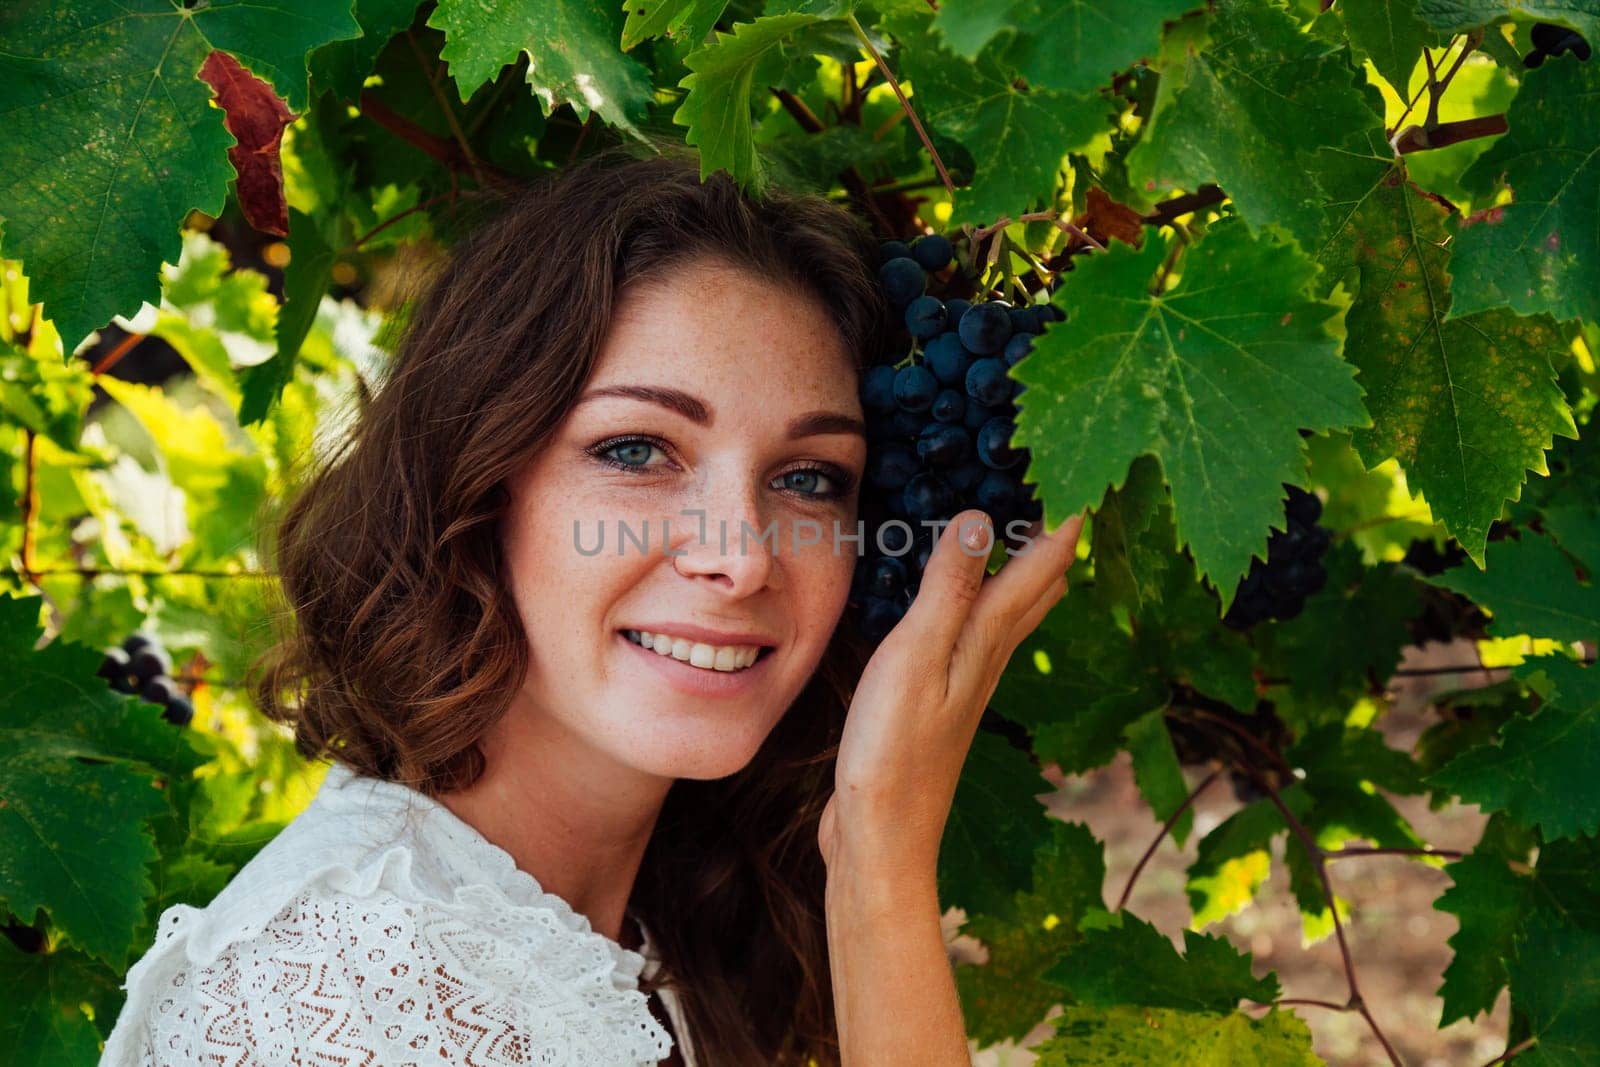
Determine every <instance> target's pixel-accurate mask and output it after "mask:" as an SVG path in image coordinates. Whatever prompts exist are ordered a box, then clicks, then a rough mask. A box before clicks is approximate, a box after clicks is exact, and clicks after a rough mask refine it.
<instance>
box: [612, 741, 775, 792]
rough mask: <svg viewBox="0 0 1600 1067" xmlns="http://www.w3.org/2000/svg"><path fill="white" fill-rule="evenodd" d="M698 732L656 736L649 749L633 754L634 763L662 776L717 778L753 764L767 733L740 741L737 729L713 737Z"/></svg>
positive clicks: (643, 769) (630, 761)
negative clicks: (699, 734)
mask: <svg viewBox="0 0 1600 1067" xmlns="http://www.w3.org/2000/svg"><path fill="white" fill-rule="evenodd" d="M696 733H697V732H696V731H685V732H683V733H675V732H674V733H668V734H666V735H665V736H663V735H661V734H656V735H654V738H653V740H654V744H652V745H651V747H650V749H649V750H648V751H643V752H639V751H635V752H631V753H629V756H630V757H632V758H630V759H629V760H628V762H629V763H631V764H633V766H635V767H637V768H639V769H640V770H642V771H646V772H648V773H650V774H654V775H658V776H659V777H662V778H690V779H695V780H697V781H714V780H716V779H718V778H726V777H728V776H729V775H733V774H738V773H739V772H740V771H742V770H744V769H745V768H746V767H748V766H749V765H750V761H751V760H753V759H755V757H756V753H757V752H758V751H760V748H761V742H762V741H763V740H765V734H763V735H761V736H759V737H751V738H749V739H748V741H747V743H744V744H741V743H739V742H740V740H741V738H740V736H739V734H738V732H737V731H732V730H727V729H721V730H718V731H716V732H715V734H714V735H711V736H705V737H700V736H695V734H696Z"/></svg>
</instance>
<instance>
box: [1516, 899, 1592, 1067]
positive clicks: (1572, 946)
mask: <svg viewBox="0 0 1600 1067" xmlns="http://www.w3.org/2000/svg"><path fill="white" fill-rule="evenodd" d="M1592 873H1593V872H1591V877H1592ZM1506 967H1507V970H1508V971H1509V972H1510V976H1511V1003H1512V1004H1513V1005H1515V1006H1516V1010H1517V1013H1518V1014H1519V1015H1520V1016H1522V1018H1524V1019H1526V1020H1527V1023H1528V1027H1529V1029H1530V1030H1531V1031H1532V1033H1531V1035H1530V1036H1532V1037H1533V1038H1534V1039H1535V1041H1536V1042H1537V1044H1535V1045H1534V1046H1533V1047H1532V1048H1530V1049H1528V1050H1527V1051H1526V1052H1523V1053H1522V1054H1521V1055H1519V1056H1518V1057H1517V1060H1518V1061H1520V1062H1522V1063H1525V1064H1527V1065H1528V1067H1578V1065H1580V1064H1586V1063H1600V1027H1597V1026H1596V1025H1595V1020H1596V1019H1600V932H1597V931H1595V930H1584V929H1579V928H1576V927H1574V926H1572V925H1570V924H1568V923H1566V922H1564V921H1563V920H1562V919H1561V918H1560V917H1558V916H1557V915H1556V914H1554V913H1553V912H1551V911H1550V910H1549V909H1546V908H1539V909H1537V910H1535V912H1534V913H1533V915H1532V916H1531V917H1530V918H1529V920H1528V924H1527V928H1526V931H1525V933H1524V936H1523V937H1521V938H1519V940H1518V944H1517V955H1516V958H1515V959H1513V960H1511V961H1510V962H1509V963H1508V964H1507V965H1506Z"/></svg>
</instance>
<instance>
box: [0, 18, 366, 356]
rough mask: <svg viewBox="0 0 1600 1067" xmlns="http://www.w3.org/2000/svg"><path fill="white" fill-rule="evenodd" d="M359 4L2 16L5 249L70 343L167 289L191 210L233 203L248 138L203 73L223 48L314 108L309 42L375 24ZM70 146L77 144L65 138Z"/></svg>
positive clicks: (292, 99) (0, 168)
mask: <svg viewBox="0 0 1600 1067" xmlns="http://www.w3.org/2000/svg"><path fill="white" fill-rule="evenodd" d="M359 29H360V27H359V26H357V24H356V22H355V20H354V19H353V18H352V17H351V15H350V3H349V0H342V6H341V3H328V2H325V0H215V2H213V3H211V4H208V5H206V6H204V7H202V8H195V9H190V8H187V7H183V6H181V5H175V4H173V3H171V2H170V0H133V2H129V3H115V2H112V0H91V2H86V3H79V4H69V5H65V6H63V5H60V4H54V5H52V4H46V3H38V2H35V3H30V4H27V5H25V9H24V10H22V11H17V10H12V11H8V13H7V17H6V18H5V19H4V20H0V119H3V120H4V126H5V131H6V151H4V152H0V186H3V187H4V188H5V189H6V190H7V201H6V205H5V232H4V237H5V242H4V249H5V254H6V255H8V256H13V257H19V258H21V259H22V260H23V261H24V262H25V264H26V266H27V269H28V273H29V274H30V275H31V276H32V278H33V283H34V286H35V293H34V297H35V299H37V300H41V301H43V302H44V314H45V316H46V317H48V318H50V319H51V320H53V321H54V323H55V326H56V329H57V330H58V331H60V334H61V340H62V343H63V345H64V346H65V348H66V350H67V351H68V352H69V353H70V352H71V351H73V350H74V349H75V348H77V346H78V344H79V343H80V342H81V341H82V340H83V338H84V337H85V336H86V335H87V334H88V333H89V331H90V330H93V329H96V328H98V327H100V326H102V325H104V324H105V323H106V322H107V321H109V320H110V319H111V317H112V316H113V315H129V316H131V315H133V314H134V313H135V312H137V311H138V310H139V307H140V305H141V304H142V303H144V302H145V301H149V302H151V303H154V302H155V301H156V300H157V299H159V294H160V270H161V264H162V263H163V262H168V263H176V262H177V260H178V253H179V249H180V248H181V243H180V239H179V231H178V226H179V223H181V222H182V221H183V218H184V216H185V214H187V213H188V211H189V210H190V209H191V208H199V209H200V210H201V211H204V212H206V213H207V214H208V215H220V214H221V213H222V208H223V203H224V197H225V194H226V192H227V184H228V181H229V180H230V179H231V178H232V177H233V167H232V166H231V165H230V164H229V163H228V159H227V149H228V147H229V146H230V145H232V144H233V143H234V141H233V137H232V136H230V135H229V134H228V132H227V130H226V129H224V127H223V116H222V112H221V111H220V110H217V109H216V108H213V107H212V106H211V105H210V101H211V90H210V89H209V88H208V87H207V86H206V84H205V83H204V82H202V81H200V80H199V79H198V78H197V77H196V74H197V73H198V72H199V70H200V67H201V65H202V64H203V63H204V62H205V60H206V57H207V56H208V55H210V54H211V52H212V50H213V49H222V50H223V51H225V52H228V53H230V54H231V55H233V56H235V57H236V58H237V59H239V60H240V62H242V63H243V64H244V65H245V66H246V67H247V68H249V69H250V70H251V71H253V72H254V73H256V74H259V75H260V76H262V77H263V78H266V79H268V80H269V81H271V82H272V84H273V87H274V88H275V89H276V90H277V92H278V94H279V95H280V96H282V97H283V98H284V99H286V100H287V101H288V103H289V107H290V108H291V109H292V110H299V109H301V108H304V107H305V105H306V103H307V99H308V97H307V74H306V53H307V52H309V51H310V50H312V49H313V48H316V47H317V46H319V45H321V44H323V43H324V42H326V41H330V40H335V39H337V38H342V37H351V36H354V35H355V34H356V33H357V32H359ZM63 146H66V147H65V148H64V147H63Z"/></svg>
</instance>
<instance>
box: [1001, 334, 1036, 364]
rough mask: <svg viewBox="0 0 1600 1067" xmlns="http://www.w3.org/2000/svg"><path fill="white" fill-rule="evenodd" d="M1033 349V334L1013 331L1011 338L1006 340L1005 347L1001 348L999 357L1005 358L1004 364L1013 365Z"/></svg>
mask: <svg viewBox="0 0 1600 1067" xmlns="http://www.w3.org/2000/svg"><path fill="white" fill-rule="evenodd" d="M1032 351H1033V336H1032V335H1031V334H1026V333H1014V334H1012V335H1011V340H1009V341H1007V342H1006V347H1005V348H1004V349H1003V350H1001V353H1000V357H1001V358H1002V359H1004V360H1005V362H1006V366H1008V367H1015V366H1016V365H1017V364H1018V363H1021V362H1022V358H1023V357H1024V356H1026V355H1027V354H1028V353H1029V352H1032Z"/></svg>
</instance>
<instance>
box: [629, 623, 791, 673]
mask: <svg viewBox="0 0 1600 1067" xmlns="http://www.w3.org/2000/svg"><path fill="white" fill-rule="evenodd" d="M623 633H625V634H627V636H628V640H630V641H632V642H633V643H635V644H637V645H642V646H644V647H645V648H648V649H650V650H651V651H652V652H654V653H655V654H656V655H658V656H671V657H672V658H673V659H675V660H680V661H682V662H684V663H687V664H689V665H690V666H693V667H701V668H703V669H705V670H712V671H722V672H724V673H726V672H731V671H740V670H744V669H745V668H746V667H748V666H750V665H751V664H752V663H754V662H755V661H756V658H757V657H758V656H759V655H760V654H761V648H760V646H758V645H725V646H720V645H708V644H704V643H703V642H699V641H689V640H687V639H685V638H682V637H669V636H668V635H666V634H653V633H651V632H650V631H648V630H624V631H623Z"/></svg>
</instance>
